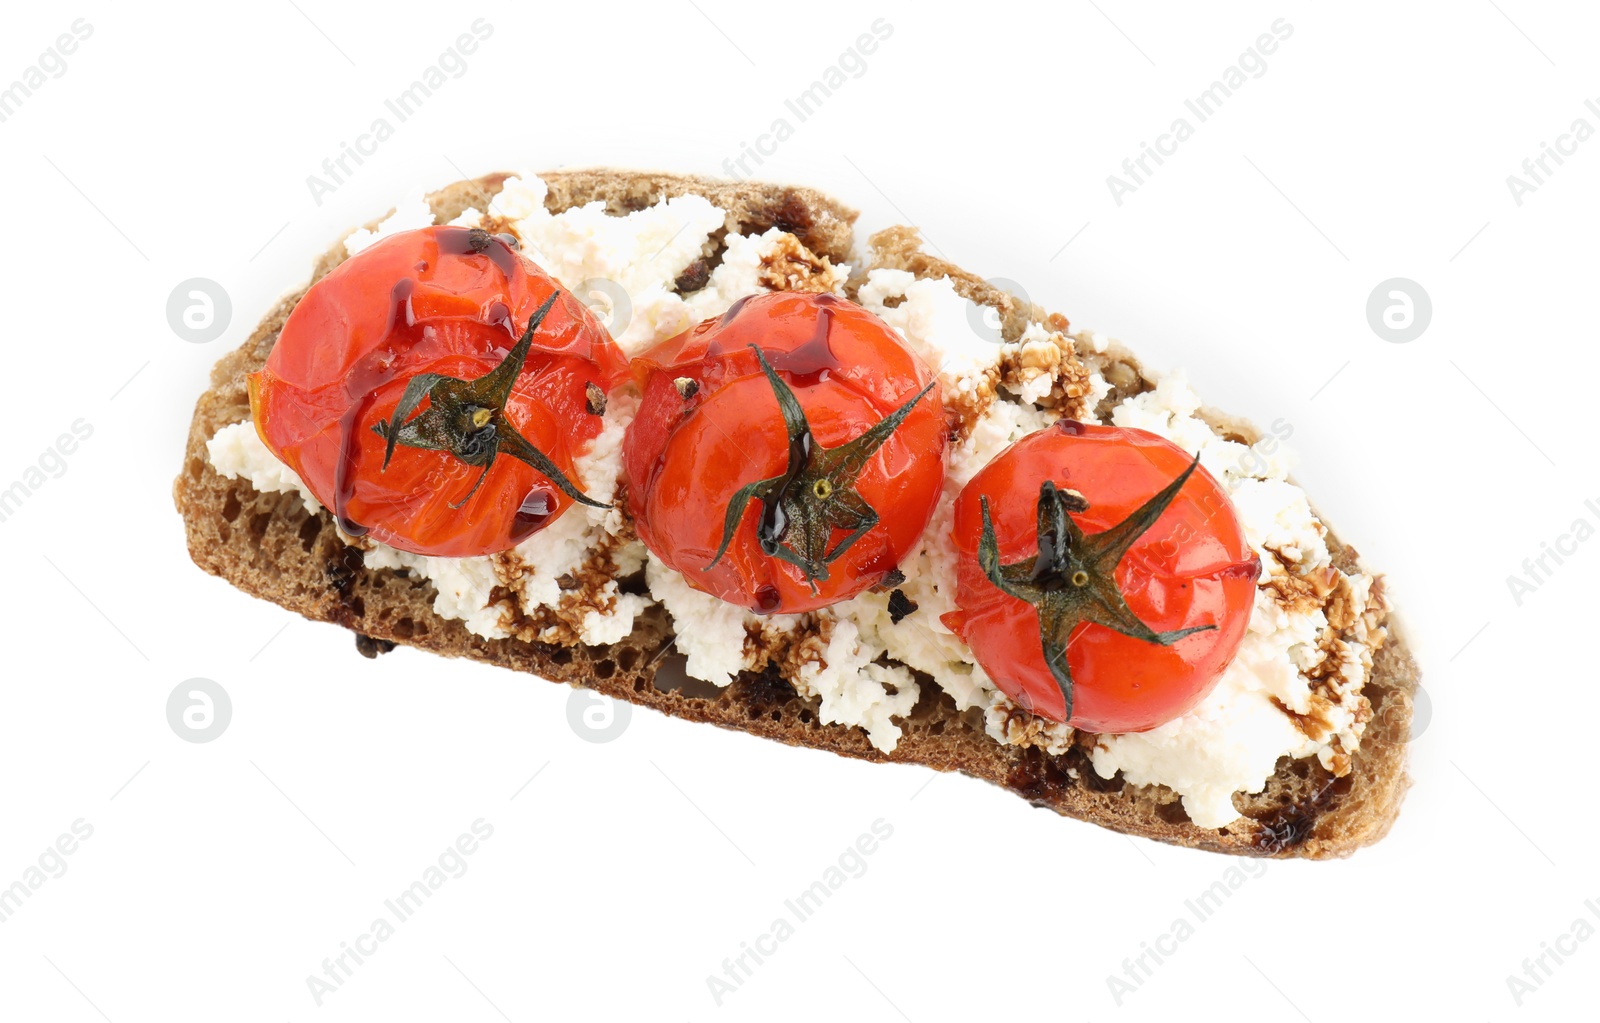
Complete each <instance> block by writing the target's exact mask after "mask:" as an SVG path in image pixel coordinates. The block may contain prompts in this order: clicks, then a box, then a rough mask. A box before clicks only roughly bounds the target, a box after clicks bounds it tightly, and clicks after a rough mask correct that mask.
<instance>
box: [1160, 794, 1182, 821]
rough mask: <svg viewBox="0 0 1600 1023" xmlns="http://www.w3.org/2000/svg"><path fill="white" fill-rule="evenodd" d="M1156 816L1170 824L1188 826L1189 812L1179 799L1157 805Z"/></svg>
mask: <svg viewBox="0 0 1600 1023" xmlns="http://www.w3.org/2000/svg"><path fill="white" fill-rule="evenodd" d="M1156 816H1157V817H1160V818H1161V819H1162V820H1163V821H1166V822H1167V823H1168V824H1188V823H1189V811H1187V810H1185V809H1184V808H1183V800H1181V799H1178V800H1174V801H1173V802H1170V803H1157V804H1156Z"/></svg>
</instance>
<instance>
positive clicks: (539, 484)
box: [250, 227, 627, 557]
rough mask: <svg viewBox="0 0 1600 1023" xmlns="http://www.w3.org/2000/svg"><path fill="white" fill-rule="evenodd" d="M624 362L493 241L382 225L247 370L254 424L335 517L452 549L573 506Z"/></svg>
mask: <svg viewBox="0 0 1600 1023" xmlns="http://www.w3.org/2000/svg"><path fill="white" fill-rule="evenodd" d="M626 374H627V359H626V357H625V356H624V355H623V354H622V351H621V349H619V348H618V347H617V345H616V343H615V342H614V341H612V340H611V337H610V335H609V334H607V333H606V330H605V328H604V327H602V326H601V325H600V324H599V323H598V322H596V321H595V319H594V317H593V316H591V315H590V313H589V311H588V309H587V308H585V307H584V305H583V304H582V303H581V302H579V301H578V300H576V299H575V298H573V297H572V296H571V295H570V294H568V293H566V292H565V291H563V290H561V289H560V287H559V285H558V284H557V283H556V281H555V280H554V279H553V278H551V277H550V276H549V275H548V274H546V273H545V272H544V271H542V270H540V269H539V268H538V267H536V266H534V265H533V264H532V263H530V262H529V261H528V260H527V259H525V258H523V256H522V255H521V254H519V253H518V252H517V251H516V243H515V241H514V239H511V238H510V237H509V236H505V235H500V236H491V235H490V234H489V233H488V232H486V231H482V230H478V229H470V230H469V229H467V228H464V227H431V228H425V229H423V230H420V231H407V232H405V233H403V234H397V235H395V236H393V237H390V238H385V239H383V240H381V241H379V242H377V243H376V244H374V245H372V246H371V247H370V248H368V249H366V250H364V251H362V252H360V253H358V254H357V255H355V256H353V257H352V258H350V259H348V260H346V261H345V262H344V263H342V264H340V265H339V266H338V267H337V268H335V269H334V270H333V271H332V272H331V273H329V274H328V275H327V276H326V277H324V278H323V279H322V280H320V281H318V282H317V283H316V284H314V285H312V287H311V289H310V290H309V291H307V292H306V294H305V296H304V297H303V298H301V299H300V301H299V303H298V304H297V305H296V306H295V308H294V312H292V313H291V314H290V315H289V319H288V322H287V323H285V324H284V327H283V332H282V334H281V335H280V336H279V337H278V341H277V343H276V344H275V345H274V346H273V349H272V354H271V355H270V356H269V357H268V358H267V364H266V366H265V367H264V368H263V369H262V371H261V372H260V373H257V374H254V375H253V376H252V377H251V378H250V404H251V409H252V411H253V414H254V416H255V423H256V430H257V432H259V433H260V434H261V439H262V440H263V441H265V442H266V444H267V447H269V448H271V449H272V451H273V453H274V454H276V455H277V456H278V457H279V458H280V459H282V460H283V461H284V462H286V463H287V464H288V465H289V467H290V468H292V469H294V471H295V472H297V473H299V474H300V478H301V479H302V480H303V481H304V482H305V484H306V486H307V487H309V488H310V489H311V492H312V493H313V494H315V495H316V497H317V500H319V501H321V502H322V503H323V504H324V505H326V506H328V507H329V508H332V509H333V512H334V514H335V516H337V518H338V521H339V524H340V526H341V528H343V529H344V530H345V532H347V533H349V534H351V535H362V534H368V535H370V536H371V537H372V538H373V539H375V540H380V541H382V542H383V543H386V544H389V545H390V546H393V547H398V548H400V549H401V550H406V551H412V552H415V553H418V554H430V555H434V556H437V557H468V556H471V555H478V554H488V553H491V552H494V551H499V550H504V549H506V548H508V547H512V546H515V545H516V544H517V543H519V542H520V541H522V540H523V539H525V538H526V537H528V536H529V535H531V534H532V533H534V532H535V531H537V530H538V529H540V528H542V527H543V526H545V525H547V524H548V523H550V522H551V521H553V520H554V519H555V518H556V516H558V515H560V514H561V513H562V512H563V511H565V510H566V509H567V507H568V506H569V505H571V504H572V502H573V501H575V500H576V501H583V502H585V503H589V504H593V503H595V502H594V501H593V500H592V499H590V498H589V497H587V496H586V495H585V494H584V493H583V489H582V487H583V482H584V481H581V480H579V479H577V478H576V477H575V476H574V475H573V458H574V457H575V456H577V455H579V454H581V453H582V451H583V449H584V447H585V445H586V444H587V443H588V442H589V441H590V440H592V439H593V438H594V436H595V435H596V434H598V433H599V432H600V428H601V425H602V424H601V418H600V413H601V411H603V409H604V404H605V396H606V395H607V394H608V393H609V392H610V391H611V389H612V387H613V386H614V385H615V384H616V383H618V382H619V381H620V380H622V379H624V378H625V377H626Z"/></svg>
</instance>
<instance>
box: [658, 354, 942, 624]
mask: <svg viewBox="0 0 1600 1023" xmlns="http://www.w3.org/2000/svg"><path fill="white" fill-rule="evenodd" d="M749 347H750V349H751V351H753V352H755V353H756V359H757V360H758V361H759V362H760V363H761V372H762V373H764V374H766V377H767V381H768V383H770V384H771V385H772V393H773V394H774V395H775V396H776V397H777V399H778V411H779V412H780V413H781V414H782V415H783V425H784V429H785V431H786V432H787V433H788V436H789V465H788V467H787V468H786V469H785V470H784V472H783V473H782V474H781V475H778V476H773V477H771V478H770V479H764V480H757V481H756V482H754V483H747V484H745V485H744V486H743V487H741V488H739V491H738V492H737V493H735V494H734V495H733V499H732V500H731V501H729V502H728V509H727V512H726V514H725V515H724V517H723V523H722V546H720V547H718V548H717V553H716V556H715V557H713V558H712V559H711V563H710V564H709V565H707V566H706V567H705V568H704V569H703V571H710V570H711V569H712V568H714V567H715V566H716V564H717V562H718V561H720V560H722V555H723V554H724V553H726V552H727V550H728V545H729V544H730V543H731V542H732V541H733V535H734V532H735V531H736V530H737V529H738V528H739V523H740V521H741V520H743V518H744V510H745V507H746V506H747V505H748V504H749V503H750V499H751V498H755V499H757V500H759V501H760V502H761V505H762V510H761V520H760V522H759V523H758V524H757V526H756V539H757V541H758V542H759V543H760V545H761V551H762V553H763V554H765V555H767V556H768V557H773V558H778V559H779V560H781V561H787V562H788V563H790V564H791V565H794V566H796V567H797V568H799V569H800V571H801V572H803V573H805V579H806V581H807V582H808V583H810V584H811V590H812V592H813V593H815V592H816V591H817V582H818V581H826V580H827V578H828V566H829V565H831V564H832V563H833V562H835V561H837V560H838V559H839V557H840V556H841V555H842V554H844V553H845V551H847V550H849V549H850V547H851V546H852V545H853V544H855V542H856V541H857V540H860V539H861V538H862V537H863V536H865V535H866V534H867V533H868V532H870V531H871V530H872V527H873V526H876V525H877V524H878V519H879V516H878V512H877V510H876V509H875V508H873V507H872V505H870V504H868V503H867V501H866V500H865V499H864V498H862V496H861V495H860V494H859V493H857V492H856V479H857V477H859V476H860V475H861V471H862V470H863V469H864V468H866V464H867V460H868V459H870V458H871V457H872V456H873V454H874V453H876V452H877V450H878V449H879V448H880V447H882V446H883V445H884V442H886V441H887V440H888V439H889V436H890V435H891V434H893V433H894V431H895V429H896V428H897V427H899V425H900V424H901V423H902V422H903V421H904V420H905V418H906V416H908V415H910V414H911V410H912V409H913V408H915V407H916V404H917V402H919V401H921V400H922V398H923V396H924V395H926V394H927V393H928V391H930V390H931V389H932V388H933V386H934V381H929V382H928V384H927V386H925V387H924V388H922V390H920V391H918V392H917V393H916V395H915V396H914V397H912V398H911V400H910V401H907V402H906V403H905V404H904V405H901V406H900V407H899V408H898V409H895V411H894V412H892V413H891V414H890V415H888V416H886V417H885V418H884V419H882V420H880V421H879V422H878V423H877V424H876V425H875V426H872V427H871V428H869V429H867V430H866V431H865V432H863V433H861V434H860V435H859V436H857V437H856V438H855V439H854V440H851V441H848V442H847V443H844V444H841V445H839V446H837V447H832V448H825V447H823V446H822V445H821V444H819V443H817V441H816V438H815V437H813V436H812V433H811V426H810V424H809V423H808V422H807V420H806V414H805V410H804V409H803V408H801V407H800V401H799V399H797V398H796V397H795V395H794V391H792V390H791V389H790V388H789V385H788V384H787V383H785V382H784V381H783V378H782V377H780V376H778V374H777V372H776V371H775V370H774V369H773V368H772V365H771V363H769V362H767V357H766V355H765V354H763V353H762V351H761V349H760V347H759V346H757V345H750V346H749ZM691 382H692V381H691ZM696 389H698V388H696ZM679 393H680V394H681V393H683V389H682V388H680V390H679ZM690 394H691V395H692V394H693V391H691V392H690ZM835 529H847V530H850V535H848V536H846V537H844V538H843V539H841V540H840V541H839V542H838V543H837V544H836V545H835V546H834V548H833V550H831V551H830V550H828V541H829V539H830V538H831V537H832V536H833V531H834V530H835Z"/></svg>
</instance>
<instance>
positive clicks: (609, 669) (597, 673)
mask: <svg viewBox="0 0 1600 1023" xmlns="http://www.w3.org/2000/svg"><path fill="white" fill-rule="evenodd" d="M590 670H591V671H593V672H594V677H595V678H610V677H611V676H612V675H615V674H616V673H617V665H616V662H615V661H612V660H611V659H610V658H609V657H608V658H606V659H605V660H603V661H596V662H595V663H594V665H593V666H592V667H591V668H590Z"/></svg>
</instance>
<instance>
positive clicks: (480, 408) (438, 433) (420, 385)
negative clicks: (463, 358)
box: [372, 291, 610, 509]
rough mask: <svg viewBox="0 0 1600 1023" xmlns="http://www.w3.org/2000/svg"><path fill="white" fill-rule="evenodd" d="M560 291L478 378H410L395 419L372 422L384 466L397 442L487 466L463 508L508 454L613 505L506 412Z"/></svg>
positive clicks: (580, 498)
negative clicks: (580, 484) (579, 481)
mask: <svg viewBox="0 0 1600 1023" xmlns="http://www.w3.org/2000/svg"><path fill="white" fill-rule="evenodd" d="M560 294H561V293H560V292H559V291H557V292H552V293H551V295H550V297H549V298H547V299H545V301H544V305H541V306H540V307H539V308H538V310H537V311H536V312H535V313H534V314H533V315H532V316H530V317H528V329H527V330H525V331H524V332H523V334H522V338H521V340H519V341H518V342H517V344H516V346H515V347H514V348H512V349H511V351H510V352H509V353H507V355H506V357H505V359H503V360H502V361H501V363H500V365H498V366H496V367H495V368H494V369H492V370H490V371H489V372H487V373H485V374H484V375H483V376H481V377H478V378H477V379H476V380H460V379H457V378H456V377H447V376H445V375H444V374H442V373H419V374H417V375H416V376H414V377H412V378H411V379H410V380H409V381H407V382H406V389H405V391H404V393H402V394H401V396H400V403H399V404H398V405H396V406H395V410H394V418H393V419H390V420H382V419H380V420H379V421H378V422H377V423H375V424H373V427H372V432H373V433H375V434H377V435H378V436H379V437H382V438H383V439H384V441H385V442H386V443H385V445H384V449H383V466H382V468H381V469H380V470H379V471H385V470H387V469H388V468H389V460H390V459H391V458H393V457H394V449H395V447H396V446H397V445H399V446H403V447H408V448H420V449H422V450H425V451H448V452H450V453H451V454H452V455H455V456H456V457H457V458H459V459H461V460H462V461H463V462H465V463H467V464H468V465H471V466H474V467H476V466H482V467H483V472H482V474H481V475H479V476H478V481H477V482H476V483H474V484H473V485H472V489H471V490H469V491H468V492H467V496H466V497H463V498H462V499H461V500H460V501H457V502H455V503H454V504H452V505H450V507H451V508H452V509H458V508H461V507H462V506H463V505H465V504H466V503H467V502H468V501H469V500H471V499H472V495H473V494H476V493H477V492H478V488H479V487H481V486H482V485H483V481H484V479H485V478H486V477H487V476H488V475H489V470H490V469H491V468H493V466H494V461H495V458H496V457H498V456H499V455H501V454H506V455H510V456H511V457H512V458H515V459H518V460H520V461H523V462H526V463H527V464H528V465H530V466H532V467H533V468H534V469H535V470H537V471H538V472H540V473H542V474H543V475H544V476H545V477H547V478H548V479H549V480H550V482H552V483H554V484H555V485H556V486H557V487H559V488H561V491H562V492H563V493H565V494H566V495H567V496H568V497H570V498H572V499H573V500H574V501H577V502H579V503H580V504H586V505H588V506H589V507H591V508H609V507H610V505H608V504H603V503H601V502H599V501H596V500H594V499H593V498H591V497H589V496H588V495H586V494H584V493H583V492H582V491H581V490H579V489H578V488H577V486H576V485H575V484H573V482H572V481H571V480H569V479H567V477H566V475H565V474H564V473H562V471H561V470H560V469H559V468H557V467H556V464H555V463H554V462H552V461H551V460H550V458H549V457H548V456H546V455H545V453H544V452H543V451H540V450H539V449H538V448H536V447H534V446H533V445H532V444H531V443H529V442H528V440H527V439H526V438H524V437H523V436H522V434H520V433H518V432H517V428H516V427H515V426H513V425H512V424H511V421H510V420H509V419H508V418H506V414H505V408H506V402H507V400H508V399H509V398H510V397H511V388H512V387H513V386H514V385H515V384H516V382H517V378H518V377H519V376H521V375H522V367H523V365H524V364H525V363H526V362H527V360H528V351H529V349H530V347H531V346H532V344H533V335H534V332H535V331H536V330H537V329H538V328H539V324H540V323H542V322H543V321H544V318H545V314H547V313H548V312H549V311H550V307H551V306H553V305H555V301H556V298H557V297H558V296H560ZM590 386H591V387H593V386H594V385H593V384H590ZM424 397H426V398H428V399H429V403H428V407H427V408H426V409H424V410H423V411H422V412H420V413H417V415H415V416H411V413H412V412H413V411H415V410H416V407H417V406H418V405H420V404H421V403H422V399H423V398H424ZM602 408H603V405H602ZM407 417H411V418H407Z"/></svg>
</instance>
